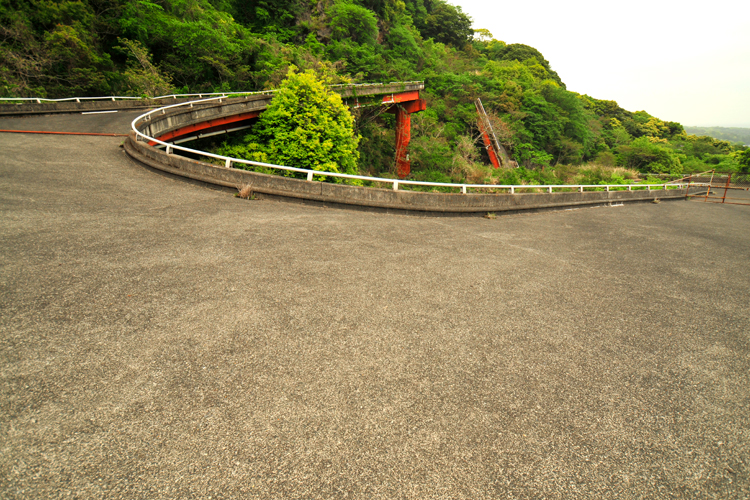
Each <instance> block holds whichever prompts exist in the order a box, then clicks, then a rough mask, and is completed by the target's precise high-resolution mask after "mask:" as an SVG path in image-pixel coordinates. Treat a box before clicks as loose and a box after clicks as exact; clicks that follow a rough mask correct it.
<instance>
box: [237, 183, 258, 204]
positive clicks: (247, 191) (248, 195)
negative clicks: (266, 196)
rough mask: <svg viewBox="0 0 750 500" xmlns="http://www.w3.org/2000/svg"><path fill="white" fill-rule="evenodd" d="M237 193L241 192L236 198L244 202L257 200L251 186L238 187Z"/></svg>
mask: <svg viewBox="0 0 750 500" xmlns="http://www.w3.org/2000/svg"><path fill="white" fill-rule="evenodd" d="M237 191H239V193H237V194H236V195H235V196H236V197H238V198H242V199H243V200H254V199H255V193H253V188H252V186H250V185H249V184H245V185H243V186H237Z"/></svg>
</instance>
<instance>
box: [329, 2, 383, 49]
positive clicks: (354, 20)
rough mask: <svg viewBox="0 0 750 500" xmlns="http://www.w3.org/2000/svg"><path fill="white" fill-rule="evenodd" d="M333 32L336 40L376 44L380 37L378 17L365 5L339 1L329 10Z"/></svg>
mask: <svg viewBox="0 0 750 500" xmlns="http://www.w3.org/2000/svg"><path fill="white" fill-rule="evenodd" d="M328 15H329V16H330V18H331V19H330V23H329V26H330V28H331V34H332V36H333V38H334V39H336V40H346V39H351V40H354V41H355V42H357V43H363V44H369V45H374V44H375V41H376V39H377V37H378V18H377V17H376V16H375V14H374V13H373V12H372V11H371V10H368V9H366V8H364V7H360V6H359V5H354V4H351V3H345V2H339V3H337V4H335V5H333V6H332V7H331V8H330V9H329V10H328Z"/></svg>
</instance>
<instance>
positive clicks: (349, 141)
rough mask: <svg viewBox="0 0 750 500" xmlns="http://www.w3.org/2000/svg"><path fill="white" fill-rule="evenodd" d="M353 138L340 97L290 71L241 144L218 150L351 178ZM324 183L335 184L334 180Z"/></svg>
mask: <svg viewBox="0 0 750 500" xmlns="http://www.w3.org/2000/svg"><path fill="white" fill-rule="evenodd" d="M359 139H360V137H359V136H358V135H355V134H354V118H353V117H352V115H351V113H349V110H348V109H347V108H346V106H344V103H343V102H342V101H341V96H339V95H338V94H335V93H333V92H331V90H329V89H328V88H327V87H326V86H325V85H323V82H321V81H320V80H319V79H318V78H317V77H316V76H315V74H314V73H313V72H312V71H307V72H305V73H297V72H296V70H295V69H294V68H292V69H290V71H289V74H288V75H287V78H286V80H284V81H283V82H282V83H281V86H280V88H279V90H278V92H277V93H276V95H275V96H274V98H273V100H272V101H271V104H270V105H269V106H268V109H267V110H266V111H265V112H264V113H263V114H262V115H261V117H260V120H259V121H258V123H257V125H256V126H255V128H254V130H253V132H252V133H251V134H248V135H247V136H246V138H245V144H242V145H240V146H231V145H229V144H226V145H224V146H223V147H222V148H220V149H219V151H220V154H223V155H226V156H232V155H234V156H235V157H236V155H238V154H239V155H242V156H241V157H242V158H244V159H250V160H255V161H262V162H268V163H274V164H277V165H285V166H290V167H297V168H304V169H310V170H318V171H328V172H339V173H346V174H354V175H357V174H359V171H358V169H357V160H358V159H359V152H358V151H357V145H358V144H359ZM285 175H290V176H294V174H293V173H291V172H288V173H286V174H285ZM325 180H326V181H329V182H341V179H340V178H334V177H326V178H325Z"/></svg>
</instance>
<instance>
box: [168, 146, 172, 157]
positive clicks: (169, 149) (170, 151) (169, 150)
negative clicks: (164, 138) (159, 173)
mask: <svg viewBox="0 0 750 500" xmlns="http://www.w3.org/2000/svg"><path fill="white" fill-rule="evenodd" d="M167 154H168V155H171V154H172V146H170V145H169V144H167Z"/></svg>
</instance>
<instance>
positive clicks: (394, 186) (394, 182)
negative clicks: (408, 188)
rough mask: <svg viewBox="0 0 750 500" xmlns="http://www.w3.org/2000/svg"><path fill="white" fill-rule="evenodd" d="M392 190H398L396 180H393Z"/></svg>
mask: <svg viewBox="0 0 750 500" xmlns="http://www.w3.org/2000/svg"><path fill="white" fill-rule="evenodd" d="M393 190H394V191H398V181H393Z"/></svg>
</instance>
